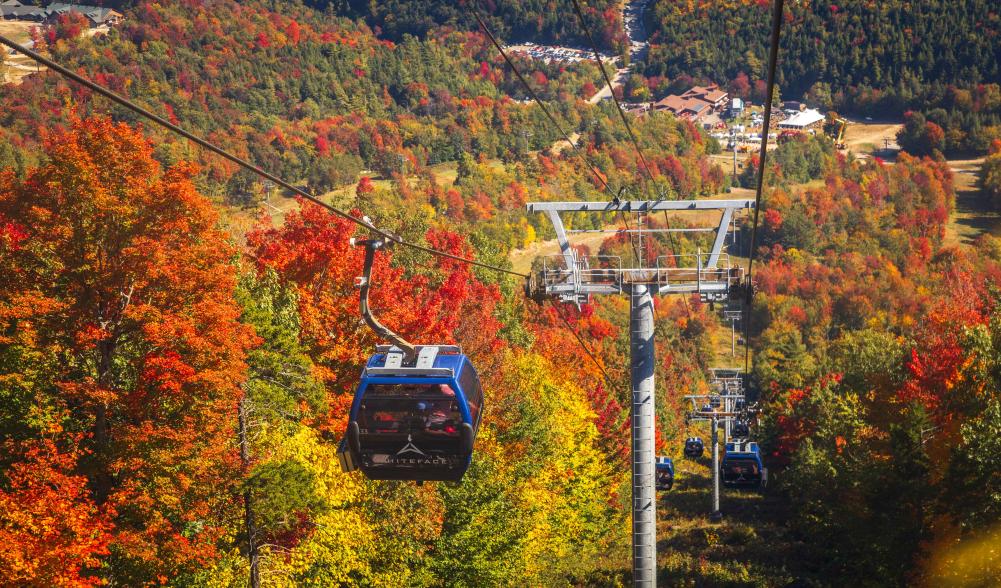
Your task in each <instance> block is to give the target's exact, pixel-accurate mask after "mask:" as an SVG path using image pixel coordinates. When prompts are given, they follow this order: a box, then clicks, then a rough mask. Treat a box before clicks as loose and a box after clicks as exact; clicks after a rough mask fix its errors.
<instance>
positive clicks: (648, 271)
mask: <svg viewBox="0 0 1001 588" xmlns="http://www.w3.org/2000/svg"><path fill="white" fill-rule="evenodd" d="M754 207H755V202H754V200H752V199H750V198H741V199H729V200H626V201H624V202H531V203H529V204H528V205H527V208H528V211H529V212H541V213H544V214H545V215H546V217H547V218H549V220H550V222H552V224H553V230H554V231H555V233H556V241H557V243H558V244H559V247H560V254H559V255H558V256H557V257H558V259H559V262H558V263H557V267H552V266H550V265H549V264H545V263H544V267H543V270H542V272H541V273H540V275H539V276H538V279H536V280H535V281H533V282H532V288H531V289H533V290H535V293H536V295H539V296H555V297H557V298H559V299H560V300H561V301H563V302H570V303H576V304H580V303H582V302H586V301H587V300H588V298H589V297H590V296H591V295H592V294H620V293H622V294H624V293H628V292H629V291H630V288H631V287H633V286H636V285H641V284H642V285H646V286H649V287H650V289H651V290H652V293H655V294H693V293H697V294H699V295H700V296H701V297H702V298H703V300H704V301H707V302H713V301H722V300H724V299H726V297H727V295H728V292H729V289H730V287H731V286H734V285H737V284H739V283H741V281H742V280H743V270H742V268H739V267H730V262H729V258H728V257H726V256H724V255H721V253H722V251H723V246H724V244H725V242H726V235H727V232H728V228H729V225H730V223H731V221H732V220H733V216H734V213H735V212H736V211H739V210H745V209H753V208H754ZM669 210H671V211H676V212H691V211H707V210H719V211H721V214H720V220H719V223H718V225H716V226H714V227H712V228H709V229H708V230H709V231H713V230H715V231H716V235H715V238H714V240H713V244H712V249H711V250H710V251H708V252H702V251H700V252H699V253H696V254H687V255H673V256H663V257H662V258H658V259H657V263H656V266H655V267H634V268H623V267H621V264H615V265H616V266H617V267H607V265H608V263H609V262H611V261H612V258H608V257H604V258H603V257H597V258H595V257H588V256H582V255H579V254H578V253H577V251H576V250H574V248H573V247H572V245H571V243H570V239H569V237H568V233H569V232H568V231H567V230H566V227H565V226H564V224H563V218H562V217H561V216H560V214H561V213H580V212H584V213H598V214H600V213H608V212H629V213H636V214H649V213H652V212H655V211H669ZM662 260H663V261H664V263H663V264H662V263H661V261H662ZM592 261H596V262H597V263H595V264H592V263H591V262H592ZM544 262H545V260H544ZM559 266H562V267H559Z"/></svg>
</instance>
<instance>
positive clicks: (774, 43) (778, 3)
mask: <svg viewBox="0 0 1001 588" xmlns="http://www.w3.org/2000/svg"><path fill="white" fill-rule="evenodd" d="M783 4H784V1H783V0H775V5H774V10H773V11H772V35H771V47H770V49H769V51H768V90H767V95H766V98H765V120H764V122H763V124H764V128H763V130H762V131H761V157H760V158H759V159H758V184H757V187H756V189H755V193H754V221H753V223H752V224H751V250H750V253H749V257H748V261H747V293H746V295H747V296H746V303H745V307H746V315H747V316H746V317H745V318H744V373H745V374H750V373H751V372H750V366H751V341H750V328H751V325H750V323H751V290H752V289H753V285H752V282H751V276H752V275H753V273H752V271H753V268H754V253H755V252H754V248H755V246H756V243H755V239H756V238H757V232H758V213H760V212H761V192H762V188H763V186H764V182H765V158H766V156H767V154H768V131H770V130H771V118H772V96H773V95H774V94H775V66H776V63H777V62H778V55H779V40H780V39H781V38H782V8H783Z"/></svg>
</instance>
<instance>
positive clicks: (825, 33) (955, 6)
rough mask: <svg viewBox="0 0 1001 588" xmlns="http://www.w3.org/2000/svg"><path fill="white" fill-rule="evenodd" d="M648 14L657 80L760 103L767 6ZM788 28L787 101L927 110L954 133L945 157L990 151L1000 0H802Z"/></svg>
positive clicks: (999, 108)
mask: <svg viewBox="0 0 1001 588" xmlns="http://www.w3.org/2000/svg"><path fill="white" fill-rule="evenodd" d="M648 15H649V21H650V23H649V24H648V28H649V29H650V30H651V31H652V36H651V48H650V53H649V56H648V58H647V59H646V62H645V64H644V68H643V71H644V73H645V74H646V75H647V76H653V77H657V76H662V77H664V78H666V79H667V80H668V81H669V82H674V81H675V80H678V79H679V78H681V81H680V84H681V85H684V84H685V83H686V82H685V81H684V80H686V79H691V78H695V79H709V80H714V81H717V82H720V83H724V82H726V81H730V83H729V85H730V87H731V89H732V90H734V91H736V92H737V94H738V95H742V96H745V97H747V96H754V97H755V99H760V97H761V96H762V87H763V84H764V82H763V81H762V80H763V79H764V77H765V70H764V64H765V63H766V62H767V58H768V53H767V50H768V43H769V31H770V20H771V8H770V4H769V3H767V2H765V3H762V2H716V1H710V2H687V3H686V2H682V3H677V2H668V1H666V0H662V1H658V2H655V3H654V4H653V6H652V9H651V10H650V11H648ZM783 27H784V28H783V34H782V43H781V45H780V57H779V62H778V72H777V75H778V85H779V88H780V92H781V96H782V97H783V98H786V99H793V100H795V99H800V98H801V97H803V96H805V97H806V98H807V99H808V100H809V101H811V102H812V103H814V104H816V105H819V106H821V107H823V108H828V109H835V110H839V111H846V112H852V113H856V114H860V115H862V114H864V115H870V116H874V117H880V118H891V117H892V118H896V117H901V116H902V115H903V113H904V112H905V111H906V110H909V109H913V110H916V111H920V112H922V113H924V115H925V116H927V117H928V118H929V119H930V120H931V121H933V122H934V123H935V124H937V125H939V126H940V127H942V128H943V129H945V135H946V136H945V137H944V139H945V144H944V147H940V150H942V151H945V150H946V149H948V151H952V152H961V153H984V152H986V151H987V146H988V145H989V143H990V139H991V137H992V136H993V135H996V134H997V133H996V130H994V131H992V130H990V128H991V127H994V128H995V129H996V128H998V127H999V126H1001V88H999V87H998V85H997V84H998V82H999V80H1001V70H999V69H998V68H999V67H1001V66H999V63H1001V43H999V42H998V40H999V38H1001V16H999V14H998V12H997V10H996V7H995V6H994V5H993V4H992V3H991V2H987V1H983V0H963V1H961V2H938V1H926V2H914V3H909V2H882V3H872V2H865V1H862V0H849V1H847V2H837V3H830V2H794V3H787V4H786V7H785V17H784V25H783ZM661 83H663V82H661ZM922 124H923V123H922Z"/></svg>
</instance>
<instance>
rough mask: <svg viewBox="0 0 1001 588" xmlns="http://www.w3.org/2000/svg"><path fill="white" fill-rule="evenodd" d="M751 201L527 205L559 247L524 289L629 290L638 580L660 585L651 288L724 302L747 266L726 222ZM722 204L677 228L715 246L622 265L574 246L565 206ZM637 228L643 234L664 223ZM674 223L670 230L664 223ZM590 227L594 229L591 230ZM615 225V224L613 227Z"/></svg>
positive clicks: (569, 209) (603, 210)
mask: <svg viewBox="0 0 1001 588" xmlns="http://www.w3.org/2000/svg"><path fill="white" fill-rule="evenodd" d="M751 208H754V200H751V199H737V200H656V201H648V200H632V201H614V202H532V203H529V204H528V211H529V212H541V213H545V214H546V215H547V216H548V218H549V220H550V221H551V222H552V223H553V228H554V229H555V230H556V239H557V241H558V242H559V245H560V254H559V255H557V256H555V257H556V259H555V260H554V259H552V258H543V265H542V269H541V270H540V271H539V272H538V273H535V274H533V275H532V276H531V277H529V279H528V283H527V285H526V293H527V294H528V295H529V297H531V298H533V299H535V300H538V301H540V302H541V301H543V300H545V299H546V298H555V299H556V300H558V301H560V302H565V303H566V302H568V303H572V304H576V305H579V304H583V303H586V302H587V301H588V300H589V299H590V297H591V295H592V294H626V295H628V296H629V315H630V316H629V325H630V333H629V341H630V344H629V348H630V356H631V357H630V362H631V370H630V375H631V380H632V386H631V387H632V503H633V519H632V520H633V525H632V542H633V585H634V586H642V587H644V588H647V587H653V586H656V584H657V498H656V488H655V480H654V473H655V472H654V469H655V466H654V457H655V455H654V449H655V448H654V435H655V432H654V371H655V370H654V366H655V365H656V359H655V354H654V340H653V328H654V324H653V323H654V321H653V318H654V317H653V295H655V294H658V295H663V294H682V295H691V294H696V293H697V294H699V295H700V297H701V298H702V300H704V301H708V302H723V301H726V300H728V299H729V297H730V288H731V287H734V286H739V285H740V284H741V283H742V282H743V278H744V270H743V268H742V267H737V266H731V264H730V259H729V256H728V255H726V254H724V253H722V249H723V244H724V241H725V239H726V235H727V228H728V225H729V224H730V222H731V220H732V219H733V217H734V214H735V213H736V212H737V211H740V210H743V209H751ZM707 210H709V211H712V210H717V211H721V215H720V221H719V225H718V227H715V228H713V227H708V228H705V229H677V230H678V231H692V230H705V231H715V232H716V237H715V239H714V241H713V245H712V249H711V250H710V251H708V252H702V251H699V252H698V253H695V254H688V255H677V254H676V255H669V256H661V257H658V258H657V259H656V260H654V262H655V263H654V264H653V265H652V266H650V265H647V264H645V263H644V262H643V260H642V258H641V259H640V260H639V261H638V263H637V267H631V268H623V267H622V262H621V259H620V258H618V257H604V256H584V255H580V254H578V252H577V251H576V250H575V249H574V248H573V247H572V246H571V244H570V242H569V240H568V237H567V233H568V231H567V230H566V228H565V227H564V224H563V217H562V216H561V213H592V214H593V213H598V214H609V213H620V214H635V215H638V217H639V219H640V220H641V221H642V219H643V218H645V217H647V216H649V215H650V214H651V213H654V212H657V211H707ZM637 227H638V228H636V229H632V230H628V229H627V232H632V233H636V234H637V235H638V236H639V237H640V238H642V235H643V234H644V233H651V232H658V231H663V230H664V229H645V228H643V225H642V222H640V223H638V224H637ZM667 230H670V229H667ZM587 232H591V231H587ZM609 232H618V231H609Z"/></svg>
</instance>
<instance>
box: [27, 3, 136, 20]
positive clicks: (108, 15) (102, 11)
mask: <svg viewBox="0 0 1001 588" xmlns="http://www.w3.org/2000/svg"><path fill="white" fill-rule="evenodd" d="M45 11H46V13H48V14H49V15H52V14H65V13H67V12H79V13H80V14H82V15H84V16H86V17H87V18H89V19H90V20H92V21H94V22H96V23H103V22H106V21H108V20H111V19H112V18H114V17H116V16H119V17H120V16H122V14H121V13H120V12H118V11H116V10H113V9H111V8H102V7H100V6H87V5H85V4H66V3H64V2H53V3H52V4H49V5H48V7H46V9H45Z"/></svg>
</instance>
